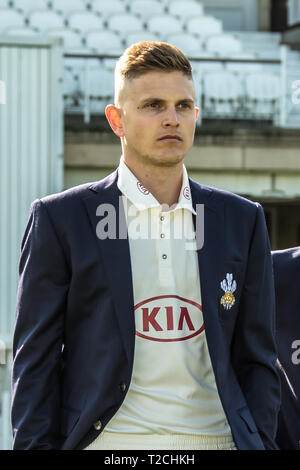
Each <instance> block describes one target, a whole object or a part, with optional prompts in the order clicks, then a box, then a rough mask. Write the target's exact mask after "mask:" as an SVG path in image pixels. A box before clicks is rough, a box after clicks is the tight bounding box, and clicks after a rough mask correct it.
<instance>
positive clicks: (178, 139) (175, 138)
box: [157, 134, 182, 142]
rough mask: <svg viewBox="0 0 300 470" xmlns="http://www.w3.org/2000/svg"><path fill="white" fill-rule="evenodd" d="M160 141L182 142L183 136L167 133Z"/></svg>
mask: <svg viewBox="0 0 300 470" xmlns="http://www.w3.org/2000/svg"><path fill="white" fill-rule="evenodd" d="M157 140H158V141H159V142H182V138H181V137H180V136H179V135H177V134H167V135H163V136H162V137H160V138H159V139H157Z"/></svg>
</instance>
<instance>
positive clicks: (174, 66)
mask: <svg viewBox="0 0 300 470" xmlns="http://www.w3.org/2000/svg"><path fill="white" fill-rule="evenodd" d="M155 71H158V72H182V73H183V74H184V75H186V76H187V77H188V78H190V79H191V80H192V78H193V76H192V66H191V64H190V62H189V60H188V58H187V57H186V55H185V54H184V53H183V52H182V51H181V50H180V49H178V47H176V46H174V45H173V44H169V43H167V42H160V41H141V42H138V43H136V44H133V45H132V46H130V47H128V48H127V49H126V50H125V51H124V53H123V54H122V55H121V57H120V58H119V60H118V62H117V64H116V68H115V99H116V101H118V99H119V91H120V87H121V84H122V83H123V82H124V81H125V80H130V79H133V78H136V77H140V76H141V75H143V74H145V73H148V72H155Z"/></svg>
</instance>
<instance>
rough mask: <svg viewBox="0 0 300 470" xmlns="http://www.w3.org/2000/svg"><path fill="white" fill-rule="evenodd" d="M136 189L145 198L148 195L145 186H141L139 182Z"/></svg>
mask: <svg viewBox="0 0 300 470" xmlns="http://www.w3.org/2000/svg"><path fill="white" fill-rule="evenodd" d="M137 187H138V188H139V190H140V191H141V193H143V194H145V195H146V196H147V195H148V194H149V191H148V189H146V188H145V186H143V185H142V183H140V182H139V181H138V182H137Z"/></svg>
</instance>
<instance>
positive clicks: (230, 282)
mask: <svg viewBox="0 0 300 470" xmlns="http://www.w3.org/2000/svg"><path fill="white" fill-rule="evenodd" d="M220 284H221V288H222V289H223V291H224V292H225V294H224V295H223V296H222V297H221V304H222V305H223V307H224V308H225V309H226V310H229V309H230V308H231V307H232V306H233V305H234V304H235V297H234V295H233V293H234V291H235V290H236V281H235V280H234V279H233V275H232V274H229V273H227V274H226V279H223V281H222V282H221V283H220Z"/></svg>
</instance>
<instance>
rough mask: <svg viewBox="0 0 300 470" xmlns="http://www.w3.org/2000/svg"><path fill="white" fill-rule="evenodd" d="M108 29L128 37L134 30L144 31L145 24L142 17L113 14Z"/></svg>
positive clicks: (109, 19) (108, 22)
mask: <svg viewBox="0 0 300 470" xmlns="http://www.w3.org/2000/svg"><path fill="white" fill-rule="evenodd" d="M107 25H108V29H110V30H111V31H114V32H116V33H119V34H120V35H121V36H122V37H124V38H125V37H126V35H127V34H128V33H131V32H133V31H143V30H144V25H143V22H142V21H141V19H140V18H137V17H136V16H134V15H130V14H126V13H125V14H121V15H111V16H110V17H109V18H108V21H107Z"/></svg>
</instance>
